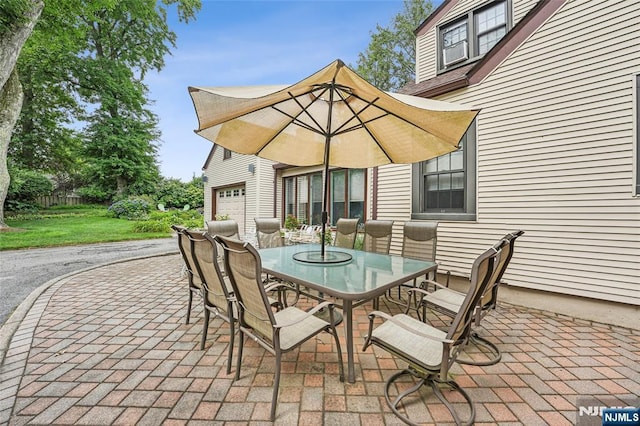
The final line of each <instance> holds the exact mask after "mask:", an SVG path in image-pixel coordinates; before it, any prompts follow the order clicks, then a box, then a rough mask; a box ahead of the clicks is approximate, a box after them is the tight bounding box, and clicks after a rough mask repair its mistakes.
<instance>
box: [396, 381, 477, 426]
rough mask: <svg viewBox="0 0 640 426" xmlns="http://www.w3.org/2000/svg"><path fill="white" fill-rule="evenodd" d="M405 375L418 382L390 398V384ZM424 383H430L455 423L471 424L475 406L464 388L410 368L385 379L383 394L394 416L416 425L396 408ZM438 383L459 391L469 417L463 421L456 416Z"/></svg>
mask: <svg viewBox="0 0 640 426" xmlns="http://www.w3.org/2000/svg"><path fill="white" fill-rule="evenodd" d="M405 375H409V376H412V377H414V378H416V379H417V380H418V382H417V383H416V384H415V385H414V386H412V387H411V388H409V389H407V390H406V391H404V392H402V393H400V394H399V395H398V396H397V397H396V398H395V400H393V401H392V400H391V396H390V395H389V390H390V388H391V386H392V385H393V384H394V383H395V381H396V380H397V379H398V378H400V377H402V376H405ZM426 383H429V384H430V385H431V388H432V390H433V393H434V394H435V396H436V397H437V398H438V399H439V400H440V401H441V402H442V403H443V404H444V405H445V407H447V409H448V410H449V412H450V413H451V416H452V417H453V420H454V421H455V423H456V425H459V426H460V425H465V426H469V425H472V424H473V422H474V420H475V417H476V411H475V406H474V404H473V401H471V398H470V397H469V395H468V394H467V393H466V392H465V390H464V389H462V388H461V387H460V386H459V385H458V384H457V383H456V382H455V381H453V380H449V381H446V382H442V381H439V380H438V376H437V375H436V374H432V375H428V376H426V377H425V376H423V375H421V374H419V373H418V372H416V371H415V370H413V369H411V368H407V369H405V370H402V371H399V372H397V373H396V374H394V375H393V376H391V377H389V379H388V380H387V383H386V386H385V389H384V396H385V399H386V400H387V405H389V408H391V411H393V413H394V414H395V415H396V416H398V418H399V419H400V420H402V421H403V422H404V423H406V424H408V425H417V423H414V422H412V421H411V419H409V418H408V417H407V416H405V415H404V414H402V413H401V412H400V411H399V410H398V406H399V405H400V403H401V402H402V400H403V399H404V398H405V397H406V396H407V395H410V394H412V393H414V392H417V391H418V390H419V389H420V388H421V387H422V386H423V385H425V384H426ZM439 385H445V386H448V387H450V388H451V389H453V390H454V391H457V392H458V393H460V394H461V395H462V396H463V398H464V399H465V400H466V401H467V405H468V406H469V409H470V414H469V418H468V419H467V420H464V421H462V420H460V417H459V416H458V413H457V412H456V410H455V408H454V407H453V405H452V404H451V403H450V402H449V401H447V399H446V398H445V396H444V395H443V394H442V391H441V390H440V387H439Z"/></svg>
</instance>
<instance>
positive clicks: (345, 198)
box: [282, 168, 367, 226]
mask: <svg viewBox="0 0 640 426" xmlns="http://www.w3.org/2000/svg"><path fill="white" fill-rule="evenodd" d="M354 171H362V173H363V185H364V188H363V191H364V200H363V201H362V203H363V208H362V210H363V211H362V215H363V217H362V218H361V220H362V221H363V222H364V220H365V219H366V214H367V169H346V168H336V169H331V170H329V174H330V176H329V188H328V191H329V205H328V206H327V210H328V212H329V225H330V226H335V223H336V221H337V219H338V218H337V217H333V215H332V214H331V213H332V212H333V204H334V194H333V184H332V182H333V173H344V177H345V185H344V194H341V196H342V198H340V200H341V201H342V202H343V204H344V207H343V215H342V216H338V217H350V216H349V213H350V204H351V203H350V193H351V192H350V174H351V173H353V172H354ZM318 175H320V176H322V171H316V172H311V173H301V174H296V175H291V176H286V177H282V211H283V212H284V215H285V216H286V215H288V214H293V215H294V216H296V218H298V219H299V220H306V219H304V218H311V220H309V222H313V217H312V216H311V215H312V214H313V213H314V210H313V204H314V203H313V202H308V203H306V206H307V207H306V211H305V212H304V214H303V215H301V214H300V212H299V210H298V209H299V203H298V194H299V192H298V190H299V188H298V185H299V182H300V178H306V184H307V193H308V196H309V200H310V201H313V189H312V187H311V185H312V184H313V181H314V176H316V177H317V176H318ZM315 180H316V183H317V182H318V180H317V179H315ZM287 181H292V185H293V195H294V200H293V202H292V203H291V202H289V203H287V193H286V190H287ZM319 181H320V183H322V177H321V178H320V179H319ZM336 201H337V200H336ZM290 204H293V210H294V211H293V213H290V212H288V211H287V207H288V205H290ZM308 224H315V223H308ZM318 224H319V223H318Z"/></svg>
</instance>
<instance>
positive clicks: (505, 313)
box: [0, 255, 640, 426]
mask: <svg viewBox="0 0 640 426" xmlns="http://www.w3.org/2000/svg"><path fill="white" fill-rule="evenodd" d="M186 301H187V290H186V281H185V278H184V277H183V276H182V275H181V262H180V258H179V256H178V255H170V256H159V257H153V258H148V259H139V260H133V261H128V262H122V263H116V264H112V265H109V266H104V267H101V268H98V269H94V270H90V271H86V272H81V273H78V274H76V275H73V276H70V277H67V278H64V279H61V280H60V281H59V282H57V283H56V284H54V285H53V286H52V287H50V288H49V289H48V290H47V291H45V292H44V293H43V294H42V295H41V296H40V297H39V298H38V300H37V301H36V303H35V304H34V306H33V307H32V308H31V309H30V311H29V313H28V314H27V316H26V317H25V319H24V321H23V323H22V324H21V325H20V327H19V328H18V330H17V332H16V333H15V334H14V336H13V339H12V341H11V344H10V347H9V350H8V352H7V354H6V357H5V359H4V363H3V365H2V367H1V369H0V383H1V384H0V423H2V424H7V423H8V424H16V425H20V424H86V425H100V424H127V425H130V424H143V425H144V424H187V423H188V424H198V423H202V424H223V423H227V422H233V423H236V424H260V423H269V421H268V419H269V408H270V400H271V391H272V387H271V386H272V383H273V371H274V362H275V360H274V357H273V356H272V355H270V354H268V353H266V352H265V351H264V350H263V349H262V348H260V347H259V346H258V345H257V344H255V343H254V342H248V344H247V346H246V347H245V353H244V357H243V360H244V362H243V368H242V376H241V379H240V380H239V381H237V382H233V381H232V378H233V372H234V371H235V365H234V368H233V370H232V374H231V375H227V374H226V371H225V362H226V355H227V345H228V341H229V336H228V328H227V324H226V323H224V322H222V321H221V320H219V319H217V320H215V321H212V323H211V324H210V328H209V338H208V341H207V345H206V347H205V349H204V350H200V349H199V348H200V346H199V342H200V336H201V334H200V333H201V330H202V316H203V315H202V307H201V305H200V304H199V303H198V304H197V306H196V308H195V309H194V311H193V314H192V321H191V324H189V325H185V323H184V321H185V313H186ZM370 309H371V304H367V305H366V306H363V307H360V308H358V309H357V310H356V312H355V315H356V320H357V324H356V325H354V332H355V333H356V342H357V345H356V383H354V384H349V383H342V382H340V381H339V380H338V375H337V371H338V364H337V358H336V355H335V352H334V351H335V348H334V346H332V343H331V339H330V337H329V336H328V335H320V336H319V337H318V338H316V339H315V340H312V341H309V342H307V343H305V344H304V345H303V346H302V348H301V349H300V350H296V351H293V352H291V353H289V354H287V355H286V356H285V358H284V364H283V374H282V379H281V386H280V388H281V389H280V396H279V402H278V411H277V418H276V424H309V425H317V424H335V425H367V426H373V425H379V424H401V422H400V421H399V420H398V419H397V418H396V417H395V415H394V414H393V413H392V412H391V411H390V410H389V409H388V407H387V404H386V402H385V399H384V383H385V380H386V378H387V377H389V376H390V375H391V374H393V373H394V372H396V371H398V369H400V368H404V365H401V364H399V363H396V360H395V359H394V358H393V357H391V356H390V355H389V354H387V353H385V352H384V351H382V350H379V349H377V348H375V349H374V348H370V349H368V350H367V351H366V352H362V350H361V349H362V344H361V342H362V337H361V336H362V335H363V334H364V333H366V330H367V324H368V320H367V316H366V313H367V311H368V310H370ZM381 309H382V310H388V311H391V312H397V308H396V307H394V306H386V305H385V304H384V303H382V304H381ZM432 320H434V321H436V322H438V321H439V319H437V318H432ZM342 331H343V330H342V326H341V327H340V333H342ZM480 332H481V333H482V335H483V336H484V337H488V338H489V339H490V340H492V341H494V342H496V343H498V346H499V347H500V348H501V350H502V352H503V358H502V361H501V362H500V363H499V364H497V365H494V366H489V367H474V366H461V365H456V366H454V368H453V369H452V371H453V374H454V375H455V377H456V381H457V382H458V383H459V384H460V385H462V386H463V387H464V388H465V389H467V391H468V392H469V393H470V395H471V396H472V398H473V399H474V401H475V402H476V410H477V414H476V423H477V424H483V423H486V424H524V425H538V424H539V425H544V424H552V425H563V424H566V425H570V424H575V423H576V421H577V420H586V419H578V410H577V406H578V405H581V404H582V402H581V401H584V400H585V399H584V398H589V397H596V398H598V399H599V400H601V401H602V402H603V404H606V405H615V404H621V405H628V404H632V405H633V404H638V402H637V401H638V395H640V332H639V331H638V330H628V329H624V328H617V327H609V326H606V325H602V324H597V323H590V322H586V321H580V320H574V319H572V318H568V317H562V316H558V315H553V314H548V313H545V312H540V311H532V310H527V309H525V308H520V307H515V306H510V305H505V304H502V305H501V306H500V307H499V308H498V309H497V310H496V311H495V312H493V313H492V314H491V315H489V316H488V317H487V318H486V319H485V320H484V321H483V328H482V329H481V330H480ZM358 334H360V336H358ZM470 355H471V356H477V354H474V353H473V352H471V353H470ZM434 400H435V399H434V398H433V397H432V396H431V395H430V394H429V392H428V391H427V390H424V391H423V392H422V399H417V398H415V399H413V400H412V403H411V404H408V405H407V407H406V410H407V411H408V412H409V413H410V416H411V418H412V419H414V420H415V421H416V422H421V423H425V424H445V423H450V422H451V417H450V416H449V414H448V412H447V411H446V409H444V407H443V406H442V405H440V404H436V403H433V402H434ZM589 401H590V400H589ZM585 424H586V423H585Z"/></svg>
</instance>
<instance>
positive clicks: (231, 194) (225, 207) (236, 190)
mask: <svg viewBox="0 0 640 426" xmlns="http://www.w3.org/2000/svg"><path fill="white" fill-rule="evenodd" d="M215 214H216V215H228V216H229V219H233V220H235V221H236V222H238V230H239V231H240V238H242V237H243V236H244V186H238V187H232V188H224V189H218V190H216V211H215Z"/></svg>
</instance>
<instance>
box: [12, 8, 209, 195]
mask: <svg viewBox="0 0 640 426" xmlns="http://www.w3.org/2000/svg"><path fill="white" fill-rule="evenodd" d="M12 1H15V0H12ZM172 6H175V7H177V11H178V17H179V20H180V21H183V22H188V21H189V20H190V19H192V18H193V17H194V16H195V13H196V12H197V11H198V10H199V9H200V0H158V1H156V0H101V1H99V2H92V1H89V2H87V1H79V0H51V1H49V2H47V4H46V7H45V9H44V11H43V13H42V16H41V19H40V22H39V24H38V25H37V26H36V29H35V31H34V34H33V36H32V37H31V39H30V40H29V42H28V43H27V45H26V46H25V49H24V51H23V54H22V55H21V57H20V61H19V66H20V69H21V70H23V72H24V75H28V76H29V78H28V79H27V80H26V81H25V82H24V83H25V84H24V89H25V90H24V91H25V104H24V107H23V111H22V115H21V117H20V122H19V125H18V126H17V129H16V131H15V132H14V136H13V139H12V148H11V151H10V155H11V158H13V159H14V162H16V163H19V164H20V165H21V166H22V167H28V168H31V169H39V170H43V171H47V172H49V173H54V174H57V175H58V176H60V177H64V178H66V179H67V180H68V179H69V177H71V178H73V177H75V176H78V175H81V176H82V177H83V179H84V181H85V182H89V183H90V184H91V188H86V189H87V191H88V193H90V194H92V195H93V197H92V198H93V199H94V200H99V199H105V198H110V197H112V196H113V195H115V194H117V193H120V194H123V195H126V194H127V193H138V192H139V191H143V190H146V189H148V188H149V187H151V186H152V184H155V182H156V181H157V179H158V178H159V175H160V172H159V168H158V165H157V161H156V153H157V143H158V140H159V137H160V133H159V131H158V130H157V118H156V117H155V115H154V114H153V113H152V112H151V111H150V110H149V108H148V105H149V103H150V100H149V99H148V89H147V87H146V86H145V84H144V77H145V75H146V73H147V72H148V71H149V70H158V71H159V70H160V69H162V67H163V66H164V57H165V55H166V54H168V53H170V51H171V48H173V47H175V41H176V35H175V33H174V32H172V31H171V30H170V28H169V26H168V23H167V12H168V8H169V7H172ZM83 126H84V127H83Z"/></svg>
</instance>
